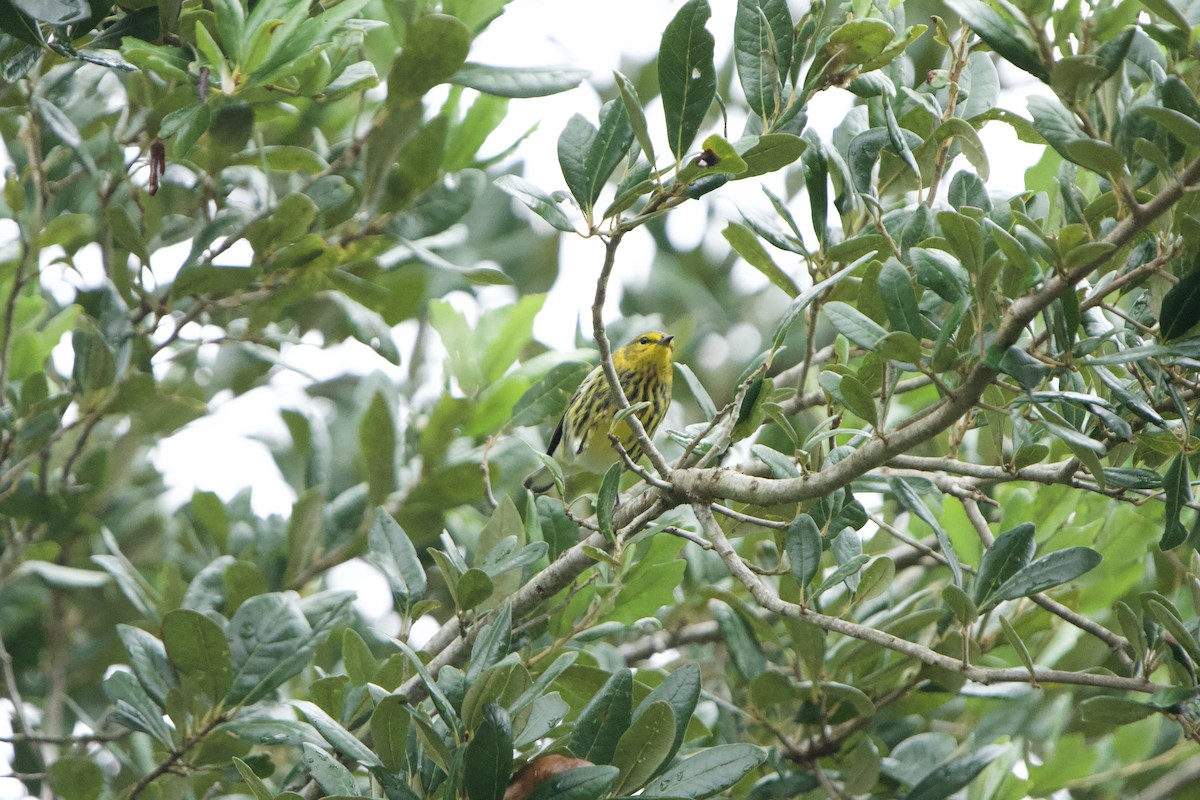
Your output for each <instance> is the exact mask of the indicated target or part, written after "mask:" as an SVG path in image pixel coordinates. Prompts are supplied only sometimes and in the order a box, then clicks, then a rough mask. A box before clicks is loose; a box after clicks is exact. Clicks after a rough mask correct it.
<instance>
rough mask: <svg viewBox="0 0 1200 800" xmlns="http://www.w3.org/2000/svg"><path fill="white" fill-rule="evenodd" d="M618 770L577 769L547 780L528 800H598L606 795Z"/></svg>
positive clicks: (613, 768)
mask: <svg viewBox="0 0 1200 800" xmlns="http://www.w3.org/2000/svg"><path fill="white" fill-rule="evenodd" d="M619 774H620V770H618V769H617V768H616V767H578V768H577V769H569V770H567V771H566V772H560V773H558V774H557V775H555V776H553V777H552V778H547V779H546V780H545V781H543V782H542V783H540V784H538V787H537V788H536V789H534V790H533V792H532V793H531V794H530V795H529V800H599V799H600V798H601V797H603V796H604V795H606V794H608V791H609V789H611V788H612V785H613V781H615V780H616V779H617V776H618V775H619Z"/></svg>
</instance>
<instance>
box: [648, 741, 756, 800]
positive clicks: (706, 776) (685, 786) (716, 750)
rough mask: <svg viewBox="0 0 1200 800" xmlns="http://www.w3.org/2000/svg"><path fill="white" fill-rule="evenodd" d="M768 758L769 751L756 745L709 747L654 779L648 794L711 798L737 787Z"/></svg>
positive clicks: (651, 795)
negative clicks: (736, 784)
mask: <svg viewBox="0 0 1200 800" xmlns="http://www.w3.org/2000/svg"><path fill="white" fill-rule="evenodd" d="M766 760H767V753H766V751H765V750H763V749H762V748H761V747H757V746H755V745H752V744H726V745H717V746H716V747H709V748H706V749H704V750H701V751H700V752H699V753H697V754H696V755H694V756H692V757H690V758H688V759H686V760H684V761H681V762H679V763H678V764H677V765H676V766H674V767H672V768H671V769H670V770H668V771H667V773H666V774H664V775H662V776H661V777H659V778H656V779H655V780H653V781H651V782H650V783H649V784H648V785H647V786H646V790H645V794H646V796H648V797H655V796H657V797H691V798H698V799H699V798H704V797H711V796H712V795H714V794H716V793H717V792H721V791H724V790H725V789H728V788H729V787H730V786H733V785H734V784H735V783H737V782H738V781H740V780H741V779H742V778H743V777H744V776H745V775H746V774H747V773H749V772H750V771H751V770H753V769H756V768H757V767H758V766H759V765H760V764H762V763H763V762H764V761H766Z"/></svg>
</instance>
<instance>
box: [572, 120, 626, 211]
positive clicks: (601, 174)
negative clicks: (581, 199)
mask: <svg viewBox="0 0 1200 800" xmlns="http://www.w3.org/2000/svg"><path fill="white" fill-rule="evenodd" d="M632 143H633V125H632V124H631V123H630V121H629V113H628V112H627V111H626V110H625V104H624V103H621V102H619V101H616V100H610V101H609V102H607V103H605V104H604V105H603V106H602V107H601V108H600V128H599V130H598V131H597V133H596V138H595V140H593V142H592V144H591V147H590V148H588V153H587V161H586V164H585V170H586V172H587V176H588V200H587V202H586V203H585V204H584V205H585V206H586V207H589V208H590V207H591V206H593V205H595V203H596V199H597V198H598V197H599V196H600V190H601V189H603V188H604V184H605V182H607V181H608V179H609V178H610V177H611V176H612V174H613V170H615V169H616V168H617V164H619V163H620V162H621V159H623V158H624V157H625V154H626V153H627V152H629V145H630V144H632Z"/></svg>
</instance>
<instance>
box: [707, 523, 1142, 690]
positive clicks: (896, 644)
mask: <svg viewBox="0 0 1200 800" xmlns="http://www.w3.org/2000/svg"><path fill="white" fill-rule="evenodd" d="M693 509H694V510H695V512H696V518H697V519H699V520H700V524H701V526H703V528H704V532H705V534H707V535H708V537H709V539H710V540H711V541H712V543H713V545H714V548H715V549H716V552H717V554H718V555H719V556H721V560H722V561H724V562H725V566H726V567H728V568H729V572H730V574H732V575H733V577H734V578H736V579H737V580H738V582H740V583H741V584H742V585H743V586H745V587H746V589H747V590H748V591H749V592H750V595H751V596H752V597H753V598H754V599H755V600H756V601H758V604H759V605H761V606H762V607H763V608H765V609H767V610H768V611H772V612H774V613H776V614H779V615H780V616H785V617H792V618H793V619H799V620H803V621H805V622H808V623H811V624H813V625H816V626H817V627H818V628H820V629H822V630H825V631H829V632H831V633H840V634H842V635H843V636H849V637H851V638H854V639H858V640H860V641H864V642H868V643H870V644H874V645H878V646H879V647H884V648H887V649H888V650H892V651H894V652H897V653H900V654H901V655H905V656H908V657H909V658H912V659H914V660H916V661H920V662H921V663H923V664H929V665H930V666H934V667H940V668H942V669H945V670H948V671H950V672H954V673H956V674H959V675H962V676H964V677H965V678H967V679H968V680H971V681H974V682H975V683H982V684H985V685H986V684H993V683H1030V682H1031V681H1035V682H1036V683H1038V684H1049V683H1057V684H1067V685H1075V686H1095V687H1098V688H1103V689H1114V690H1118V691H1135V692H1145V693H1151V692H1156V691H1159V690H1160V689H1164V688H1166V687H1165V686H1163V685H1161V684H1157V683H1152V682H1151V681H1148V680H1144V679H1141V678H1122V677H1119V676H1117V675H1105V674H1094V673H1087V672H1071V671H1068V670H1059V669H1044V668H1037V667H1035V668H1034V670H1033V673H1032V674H1031V673H1030V672H1029V671H1028V670H1026V669H1025V668H1024V667H1011V668H987V667H978V666H975V665H973V664H964V663H963V662H962V661H960V660H959V659H957V658H953V657H951V656H947V655H942V654H941V653H938V652H935V651H934V650H931V649H929V648H928V647H925V646H923V645H919V644H917V643H915V642H910V641H908V640H907V639H901V638H900V637H898V636H893V635H892V634H890V633H886V632H884V631H880V630H876V629H875V628H871V627H868V626H866V625H859V624H858V623H855V622H850V621H848V620H844V619H841V618H839V617H830V616H827V615H825V614H821V613H819V612H816V611H813V610H812V609H809V608H807V607H805V606H801V605H797V604H795V603H789V602H787V601H785V600H781V599H780V598H779V596H778V595H777V594H776V593H775V592H774V591H773V590H772V589H771V588H770V587H768V586H767V584H766V583H765V582H763V580H762V579H760V578H759V577H758V576H757V575H755V574H754V573H753V572H752V571H751V570H750V569H749V567H747V566H746V565H745V564H744V563H742V559H741V556H739V555H738V554H737V552H736V551H735V550H734V549H733V545H732V544H730V542H729V539H727V538H726V537H725V533H724V532H723V531H722V530H721V526H720V525H719V524H717V521H716V518H715V517H713V514H712V510H711V509H710V508H709V507H708V506H707V505H704V504H701V503H697V504H695V505H693Z"/></svg>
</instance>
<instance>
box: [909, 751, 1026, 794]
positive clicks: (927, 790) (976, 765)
mask: <svg viewBox="0 0 1200 800" xmlns="http://www.w3.org/2000/svg"><path fill="white" fill-rule="evenodd" d="M1007 749H1008V748H1007V747H1004V746H1001V745H991V744H989V745H985V746H984V747H981V748H979V749H978V750H976V751H975V752H974V753H970V754H968V755H965V756H960V757H959V758H955V759H952V760H950V761H947V762H946V763H944V764H940V765H939V766H937V767H934V768H933V769H932V770H931V771H930V772H929V774H927V775H926V776H925V777H924V778H922V779H921V780H920V782H919V783H918V784H917V785H916V786H914V787H913V789H912V791H911V792H909V793H908V794H907V795H905V796H904V800H945V798H947V797H949V796H950V795H952V794H954V793H955V792H957V791H958V790H959V789H961V788H962V787H964V786H966V785H967V784H968V783H970V782H971V781H972V780H974V778H975V776H976V775H978V774H979V773H980V772H983V770H984V768H985V767H986V766H987V765H988V764H990V763H992V762H993V761H994V760H996V758H998V757H999V756H1000V755H1001V754H1002V753H1004V751H1005V750H1007Z"/></svg>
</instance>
